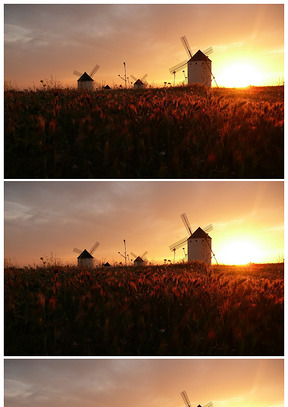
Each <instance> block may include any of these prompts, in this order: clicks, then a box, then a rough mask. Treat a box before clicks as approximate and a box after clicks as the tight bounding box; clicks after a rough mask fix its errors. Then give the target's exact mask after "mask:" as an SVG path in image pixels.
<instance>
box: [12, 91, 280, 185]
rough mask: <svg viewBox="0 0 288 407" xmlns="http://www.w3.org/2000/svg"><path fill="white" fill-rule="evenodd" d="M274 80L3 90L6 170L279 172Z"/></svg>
mask: <svg viewBox="0 0 288 407" xmlns="http://www.w3.org/2000/svg"><path fill="white" fill-rule="evenodd" d="M283 135H284V102H283V87H270V88H269V87H268V88H250V89H247V90H237V89H234V90H229V89H212V90H211V91H207V90H206V89H205V88H203V87H199V86H192V87H176V88H162V89H143V90H134V89H130V90H125V91H124V90H111V91H105V90H102V91H95V92H90V93H87V92H86V93H85V92H78V91H76V90H54V91H53V90H42V91H38V92H19V91H6V92H5V177H6V178H282V177H283V171H284V149H283V145H284V139H283Z"/></svg>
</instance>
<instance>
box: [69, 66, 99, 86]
mask: <svg viewBox="0 0 288 407" xmlns="http://www.w3.org/2000/svg"><path fill="white" fill-rule="evenodd" d="M99 68H100V66H99V65H95V66H94V68H93V69H92V71H91V72H90V74H89V75H88V73H87V72H84V73H81V72H78V71H74V72H73V74H74V75H76V76H78V77H79V79H77V82H78V89H85V90H93V82H94V79H92V78H93V76H94V75H95V73H96V72H97V71H98V69H99Z"/></svg>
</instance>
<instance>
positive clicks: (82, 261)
mask: <svg viewBox="0 0 288 407" xmlns="http://www.w3.org/2000/svg"><path fill="white" fill-rule="evenodd" d="M99 245H100V243H99V242H96V243H94V244H93V246H92V247H91V249H90V250H89V252H88V251H87V250H86V249H84V250H83V251H82V250H79V249H76V248H75V249H73V252H75V253H79V256H78V257H77V264H78V266H84V267H93V266H94V257H93V256H92V253H93V252H95V250H96V249H97V248H98V246H99Z"/></svg>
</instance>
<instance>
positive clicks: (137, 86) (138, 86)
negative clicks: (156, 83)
mask: <svg viewBox="0 0 288 407" xmlns="http://www.w3.org/2000/svg"><path fill="white" fill-rule="evenodd" d="M147 76H148V75H147V73H146V74H145V75H144V76H142V78H141V79H137V78H135V76H134V75H130V77H131V78H132V79H133V80H134V81H135V82H134V85H133V86H134V88H135V89H143V88H145V87H146V86H147V82H146V81H145V79H146V78H147Z"/></svg>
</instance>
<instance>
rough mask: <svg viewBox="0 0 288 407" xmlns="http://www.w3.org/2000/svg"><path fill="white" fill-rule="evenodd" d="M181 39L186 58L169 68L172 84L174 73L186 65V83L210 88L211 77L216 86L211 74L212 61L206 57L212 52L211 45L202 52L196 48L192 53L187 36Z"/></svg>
mask: <svg viewBox="0 0 288 407" xmlns="http://www.w3.org/2000/svg"><path fill="white" fill-rule="evenodd" d="M181 41H182V44H183V46H184V49H185V51H186V52H187V55H188V59H186V60H185V61H182V62H180V63H179V64H177V65H175V66H173V67H172V68H170V69H169V71H170V73H171V74H173V75H174V84H175V75H176V73H177V72H178V71H180V70H182V71H183V68H185V67H187V72H188V75H187V77H188V85H191V84H196V83H197V84H201V85H205V86H207V87H208V88H211V82H212V78H213V79H214V81H215V84H216V86H218V85H217V83H216V80H215V77H214V75H213V74H212V61H211V59H209V58H208V55H210V54H211V53H212V52H213V49H212V47H209V48H207V49H206V50H205V51H203V52H202V51H200V50H198V51H197V52H196V53H195V54H194V55H193V54H192V51H191V48H190V45H189V43H188V40H187V38H186V37H185V36H183V37H181Z"/></svg>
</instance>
